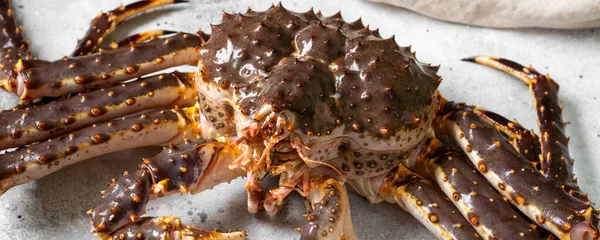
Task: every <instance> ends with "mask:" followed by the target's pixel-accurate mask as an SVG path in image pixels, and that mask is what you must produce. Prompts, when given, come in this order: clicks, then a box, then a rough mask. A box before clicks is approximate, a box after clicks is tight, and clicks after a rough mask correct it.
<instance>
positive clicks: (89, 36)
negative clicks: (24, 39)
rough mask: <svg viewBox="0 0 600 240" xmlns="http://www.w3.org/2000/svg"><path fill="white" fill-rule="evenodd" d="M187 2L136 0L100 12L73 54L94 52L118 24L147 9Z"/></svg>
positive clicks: (81, 54)
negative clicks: (135, 0)
mask: <svg viewBox="0 0 600 240" xmlns="http://www.w3.org/2000/svg"><path fill="white" fill-rule="evenodd" d="M181 2H187V1H183V0H143V1H138V2H134V3H132V4H129V5H127V6H123V5H121V6H119V7H118V8H117V9H114V10H112V11H109V12H107V13H100V14H99V15H98V16H96V17H95V18H94V20H92V22H91V23H90V28H89V30H88V31H87V33H85V36H84V37H83V39H81V40H78V41H77V46H76V47H75V51H73V54H71V56H84V55H88V54H91V53H94V52H95V51H96V49H97V48H98V46H100V43H102V41H103V40H104V38H105V37H106V36H107V35H108V34H110V33H111V32H113V31H114V30H115V28H116V27H117V25H119V24H120V23H122V22H123V21H125V20H127V19H129V18H131V17H133V16H135V15H136V14H139V13H141V12H143V11H146V10H148V9H151V8H157V7H161V6H165V5H168V4H174V3H181Z"/></svg>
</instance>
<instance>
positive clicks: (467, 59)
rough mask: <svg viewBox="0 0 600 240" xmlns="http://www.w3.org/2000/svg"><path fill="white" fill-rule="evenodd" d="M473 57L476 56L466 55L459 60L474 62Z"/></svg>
mask: <svg viewBox="0 0 600 240" xmlns="http://www.w3.org/2000/svg"><path fill="white" fill-rule="evenodd" d="M475 58H477V57H466V58H463V59H461V61H465V62H475Z"/></svg>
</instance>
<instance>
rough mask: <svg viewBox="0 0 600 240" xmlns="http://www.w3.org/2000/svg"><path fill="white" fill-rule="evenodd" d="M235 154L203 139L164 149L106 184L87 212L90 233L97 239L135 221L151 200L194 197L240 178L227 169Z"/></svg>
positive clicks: (225, 145)
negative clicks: (97, 202) (194, 194)
mask: <svg viewBox="0 0 600 240" xmlns="http://www.w3.org/2000/svg"><path fill="white" fill-rule="evenodd" d="M239 154H240V152H239V150H238V149H237V148H236V147H235V146H234V145H233V144H230V143H224V142H216V141H207V140H204V139H199V140H197V141H188V140H186V141H185V142H184V143H183V144H181V145H179V146H171V147H169V148H165V150H163V151H162V152H161V153H160V154H158V155H156V156H155V157H153V158H151V159H144V163H143V164H142V165H141V166H140V169H139V170H137V171H135V172H132V173H129V172H125V173H124V174H123V176H121V177H120V178H119V179H116V180H115V181H114V182H113V183H112V184H110V188H109V189H108V191H106V192H103V194H102V200H101V201H100V203H99V204H98V205H96V206H95V207H94V208H92V209H90V211H88V214H89V215H90V217H91V221H92V228H93V229H92V230H93V231H94V232H95V233H96V234H97V235H98V236H106V235H112V234H111V233H113V232H114V231H115V230H117V229H120V228H121V227H123V226H126V225H128V224H130V223H131V222H135V221H137V220H138V219H139V217H140V216H141V215H142V214H143V213H144V212H145V208H146V204H147V203H148V201H150V200H152V199H155V198H159V197H163V196H167V195H171V194H174V193H178V192H180V193H184V194H187V193H188V192H191V193H192V194H193V193H198V192H200V191H202V190H205V189H208V188H212V187H214V186H215V185H217V184H219V183H223V182H229V181H231V180H233V179H235V178H237V177H239V176H241V175H243V173H244V172H243V171H242V170H239V169H238V170H229V169H228V168H227V165H228V164H229V163H231V162H232V161H233V160H234V159H236V157H237V156H238V155H239Z"/></svg>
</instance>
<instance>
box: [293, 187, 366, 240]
mask: <svg viewBox="0 0 600 240" xmlns="http://www.w3.org/2000/svg"><path fill="white" fill-rule="evenodd" d="M308 200H309V201H310V203H311V206H312V211H310V212H311V213H310V214H307V215H306V218H307V219H308V222H307V223H305V224H304V225H303V226H302V227H301V228H300V229H299V231H300V233H301V234H302V237H301V238H300V239H302V240H317V239H322V240H325V239H357V237H356V235H355V234H354V229H353V227H352V219H351V218H350V206H349V205H350V202H349V201H348V192H347V191H346V188H345V187H344V186H343V185H342V184H340V183H339V182H338V181H337V180H335V179H333V178H323V177H317V178H313V179H311V190H310V191H309V192H308Z"/></svg>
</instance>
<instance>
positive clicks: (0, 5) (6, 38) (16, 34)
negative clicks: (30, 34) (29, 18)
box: [0, 0, 27, 49]
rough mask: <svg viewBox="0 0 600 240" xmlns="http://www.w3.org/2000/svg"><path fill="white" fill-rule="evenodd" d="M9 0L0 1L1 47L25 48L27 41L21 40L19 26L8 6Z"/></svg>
mask: <svg viewBox="0 0 600 240" xmlns="http://www.w3.org/2000/svg"><path fill="white" fill-rule="evenodd" d="M9 4H10V1H9V0H1V1H0V26H1V27H2V33H1V34H0V44H2V48H23V49H27V42H25V41H23V36H22V35H21V31H22V29H21V27H19V26H17V24H16V21H15V17H14V14H13V11H12V9H10V7H9Z"/></svg>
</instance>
